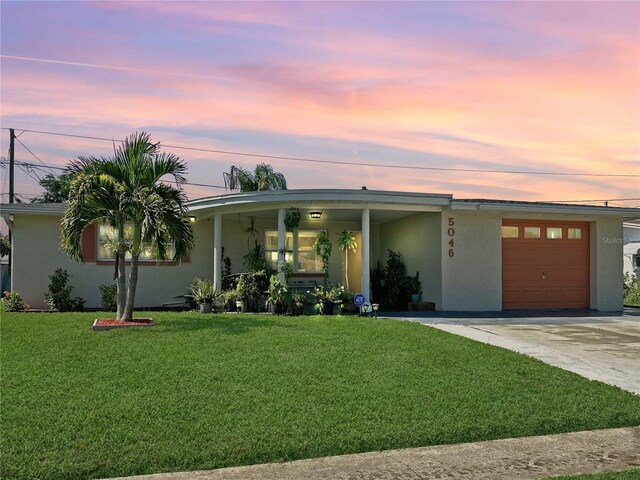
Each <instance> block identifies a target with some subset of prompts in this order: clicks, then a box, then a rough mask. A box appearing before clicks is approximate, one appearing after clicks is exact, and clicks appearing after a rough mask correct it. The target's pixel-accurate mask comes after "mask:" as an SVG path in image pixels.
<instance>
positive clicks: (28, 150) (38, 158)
mask: <svg viewBox="0 0 640 480" xmlns="http://www.w3.org/2000/svg"><path fill="white" fill-rule="evenodd" d="M22 133H24V132H22ZM22 133H21V134H20V135H22ZM20 135H18V137H19V136H20ZM18 137H14V138H15V139H16V140H17V141H18V143H19V144H20V145H22V146H23V147H24V148H25V149H26V150H27V152H29V153H30V154H31V155H32V156H33V157H34V158H35V159H36V160H38V161H39V162H40V163H41V164H42V165H44V166H45V167H46V165H45V163H44V162H43V161H42V160H41V159H40V157H39V156H37V155H36V154H35V153H33V152H32V151H31V149H30V148H29V147H27V146H26V145H25V144H24V143H22V142H21V141H20V139H19V138H18Z"/></svg>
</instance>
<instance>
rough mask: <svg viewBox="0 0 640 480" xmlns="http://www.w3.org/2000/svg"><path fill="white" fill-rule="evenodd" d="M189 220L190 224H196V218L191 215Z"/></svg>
mask: <svg viewBox="0 0 640 480" xmlns="http://www.w3.org/2000/svg"><path fill="white" fill-rule="evenodd" d="M188 218H189V223H196V217H194V216H192V215H190V216H189V217H188Z"/></svg>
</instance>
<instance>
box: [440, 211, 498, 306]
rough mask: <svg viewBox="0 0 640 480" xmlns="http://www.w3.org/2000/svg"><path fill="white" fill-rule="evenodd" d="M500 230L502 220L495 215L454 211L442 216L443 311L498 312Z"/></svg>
mask: <svg viewBox="0 0 640 480" xmlns="http://www.w3.org/2000/svg"><path fill="white" fill-rule="evenodd" d="M450 219H452V223H453V225H451V223H450ZM501 226H502V218H501V217H500V216H499V215H496V214H486V213H480V212H461V211H455V210H453V211H449V212H444V213H443V214H442V235H441V238H442V254H441V255H442V309H443V310H459V311H498V310H502V238H501ZM450 229H453V230H452V231H450ZM451 233H452V235H451ZM451 240H453V246H451V245H450V243H449V242H450V241H451ZM451 249H452V250H453V256H450V254H449V251H450V250H451Z"/></svg>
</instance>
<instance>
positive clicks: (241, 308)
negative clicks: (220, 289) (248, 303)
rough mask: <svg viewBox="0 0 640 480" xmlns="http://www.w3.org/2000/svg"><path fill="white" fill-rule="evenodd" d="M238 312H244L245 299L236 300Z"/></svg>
mask: <svg viewBox="0 0 640 480" xmlns="http://www.w3.org/2000/svg"><path fill="white" fill-rule="evenodd" d="M236 312H238V313H240V312H244V300H236Z"/></svg>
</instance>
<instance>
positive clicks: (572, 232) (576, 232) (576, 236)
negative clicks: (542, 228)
mask: <svg viewBox="0 0 640 480" xmlns="http://www.w3.org/2000/svg"><path fill="white" fill-rule="evenodd" d="M567 238H568V239H569V240H580V239H582V229H581V228H567Z"/></svg>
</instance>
